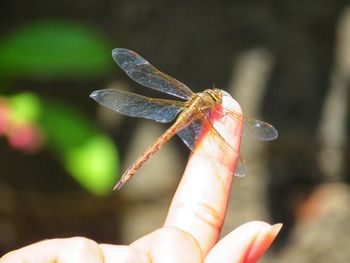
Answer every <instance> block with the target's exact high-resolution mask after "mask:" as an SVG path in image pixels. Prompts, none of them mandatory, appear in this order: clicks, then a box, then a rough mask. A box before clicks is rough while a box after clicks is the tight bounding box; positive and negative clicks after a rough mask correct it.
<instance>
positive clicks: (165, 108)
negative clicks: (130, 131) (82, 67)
mask: <svg viewBox="0 0 350 263" xmlns="http://www.w3.org/2000/svg"><path fill="white" fill-rule="evenodd" d="M90 97H91V98H93V99H94V100H95V101H97V102H98V103H100V104H102V105H103V106H106V107H108V108H110V109H112V110H115V111H117V112H119V113H121V114H124V115H127V116H130V117H142V118H146V119H152V120H155V121H158V122H163V123H167V122H171V121H172V120H174V118H175V117H176V115H177V114H178V113H179V112H180V111H182V110H183V109H184V108H185V103H184V102H181V101H174V100H163V99H153V98H148V97H145V96H141V95H138V94H134V93H131V92H127V91H123V90H117V89H103V90H96V91H94V92H93V93H91V95H90Z"/></svg>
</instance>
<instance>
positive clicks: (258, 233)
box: [0, 97, 282, 263]
mask: <svg viewBox="0 0 350 263" xmlns="http://www.w3.org/2000/svg"><path fill="white" fill-rule="evenodd" d="M223 105H224V106H225V108H228V109H231V110H233V111H235V112H241V109H240V106H239V105H238V103H237V102H236V101H234V100H233V99H232V98H230V97H225V100H224V101H223ZM213 125H214V127H215V128H216V129H217V130H218V131H219V133H220V134H221V135H222V136H223V137H224V138H225V140H226V141H227V142H228V143H229V144H230V145H231V146H232V148H234V149H235V150H236V152H239V146H240V141H241V137H240V134H241V129H242V120H238V119H235V120H233V119H232V118H227V116H226V117H225V116H214V120H213ZM208 138H209V137H208V136H203V138H202V139H201V141H200V142H199V143H198V145H197V146H196V150H195V151H194V153H193V154H192V155H191V157H190V160H189V162H188V164H187V167H186V170H185V172H184V175H183V177H182V179H181V182H180V184H179V186H178V189H177V191H176V193H175V195H174V198H173V200H172V202H171V204H170V208H169V212H168V215H167V217H166V219H165V223H164V225H163V226H162V227H160V228H159V229H157V230H155V231H154V232H151V233H149V234H147V235H146V236H143V237H141V238H140V239H138V240H136V241H135V242H133V243H131V244H130V245H128V246H124V245H111V244H98V243H97V242H95V241H93V240H90V239H87V238H84V237H73V238H64V239H50V240H44V241H41V242H38V243H34V244H31V245H28V246H26V247H23V248H20V249H18V250H15V251H12V252H9V253H7V254H6V255H4V256H3V257H2V258H0V263H5V262H6V263H7V262H11V263H13V262H33V263H34V262H35V263H44V262H45V263H46V262H50V263H51V262H52V263H63V262H64V263H68V262H76V263H79V262H85V263H90V262H91V263H100V262H101V263H102V262H105V263H109V262H118V263H134V262H135V263H136V262H137V263H151V262H153V263H160V262H163V263H164V262H167V263H175V262H181V263H187V262H188V263H197V262H198V263H200V262H205V263H235V262H237V263H238V262H239V263H242V262H246V263H251V262H256V261H257V260H258V259H259V258H260V257H261V256H262V255H263V254H264V252H265V251H266V250H267V248H268V247H269V246H270V245H271V243H272V242H273V240H274V239H275V237H276V236H277V234H278V232H279V230H280V229H281V227H282V224H275V225H270V224H268V223H265V222H262V221H252V222H248V223H245V224H243V225H241V226H239V227H237V228H236V229H235V230H233V231H232V232H231V233H229V234H228V235H226V236H225V237H223V238H222V239H221V240H219V235H220V232H221V229H222V226H223V223H224V219H225V215H226V211H227V207H228V200H229V194H230V190H231V184H232V178H233V177H232V171H231V172H230V170H232V168H233V167H234V166H235V162H236V159H235V158H232V160H229V162H227V159H226V157H227V152H221V151H217V152H215V153H213V154H214V155H215V156H217V159H218V160H220V159H222V160H225V162H217V161H214V160H211V158H204V157H203V156H205V153H206V152H208V151H207V150H208V149H207V147H209V145H210V141H209V142H208ZM211 150H212V149H211ZM222 163H224V165H225V166H226V169H223V167H222V165H223V164H222Z"/></svg>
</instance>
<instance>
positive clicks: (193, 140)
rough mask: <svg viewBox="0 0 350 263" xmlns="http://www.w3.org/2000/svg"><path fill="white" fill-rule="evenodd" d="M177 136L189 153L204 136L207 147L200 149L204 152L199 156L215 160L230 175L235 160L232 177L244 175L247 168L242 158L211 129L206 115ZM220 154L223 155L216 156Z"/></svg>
mask: <svg viewBox="0 0 350 263" xmlns="http://www.w3.org/2000/svg"><path fill="white" fill-rule="evenodd" d="M177 135H178V136H179V137H180V138H181V139H182V141H183V142H184V143H185V144H186V145H187V147H188V148H190V149H191V151H194V149H195V147H196V145H197V143H198V142H199V141H200V140H201V138H202V136H203V135H205V141H206V143H207V145H206V146H205V147H202V149H204V151H203V152H201V153H199V154H201V155H204V157H209V158H210V159H214V160H216V161H217V162H218V163H220V164H222V165H223V167H224V168H225V169H227V170H229V172H230V173H232V172H233V168H232V167H231V164H232V160H233V159H237V162H236V168H235V170H234V175H235V176H239V177H242V176H244V175H246V173H247V168H246V166H245V163H244V160H243V158H242V157H241V156H240V155H239V153H238V152H236V151H235V150H234V149H233V148H232V147H231V146H230V145H229V144H228V143H227V142H226V141H225V139H224V138H223V137H222V136H221V135H220V134H219V132H218V131H217V130H216V129H215V128H214V127H213V125H212V124H211V122H210V120H209V119H208V118H207V116H206V113H203V116H202V119H200V120H195V121H193V122H192V123H191V124H190V125H188V126H187V127H186V128H184V129H182V130H181V131H179V132H178V133H177ZM222 152H224V153H225V154H224V155H223V154H218V153H222Z"/></svg>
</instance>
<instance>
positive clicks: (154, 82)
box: [112, 48, 193, 99]
mask: <svg viewBox="0 0 350 263" xmlns="http://www.w3.org/2000/svg"><path fill="white" fill-rule="evenodd" d="M112 56H113V59H114V60H115V62H117V64H118V66H119V67H120V68H121V69H122V70H124V71H125V73H126V74H127V75H128V76H129V77H130V78H131V79H133V80H134V81H136V82H137V83H139V84H141V85H143V86H146V87H148V88H151V89H155V90H158V91H161V92H164V93H167V94H170V95H173V96H176V97H179V98H182V99H189V98H191V96H192V95H193V92H192V91H191V90H190V89H189V88H188V87H187V86H186V85H185V84H183V83H182V82H180V81H178V80H176V79H174V78H172V77H170V76H168V75H166V74H165V73H163V72H160V71H159V70H158V69H156V68H155V67H153V66H152V65H151V64H150V63H149V62H148V61H146V60H145V59H144V58H142V57H141V56H140V55H138V54H137V53H135V52H133V51H131V50H129V49H124V48H116V49H114V50H113V51H112Z"/></svg>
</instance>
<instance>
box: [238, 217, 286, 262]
mask: <svg viewBox="0 0 350 263" xmlns="http://www.w3.org/2000/svg"><path fill="white" fill-rule="evenodd" d="M282 226H283V224H281V223H279V224H275V225H272V226H269V227H266V228H263V229H262V230H261V231H260V232H259V233H258V235H257V236H256V239H255V240H254V242H253V243H252V245H251V246H250V248H249V250H248V252H247V254H246V257H245V260H244V261H243V262H245V263H254V262H257V261H258V260H259V259H260V258H261V256H262V255H263V254H264V253H265V251H266V250H267V249H268V248H269V247H270V245H271V244H272V242H273V241H274V239H275V238H276V236H277V234H278V233H279V231H280V230H281V228H282Z"/></svg>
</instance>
